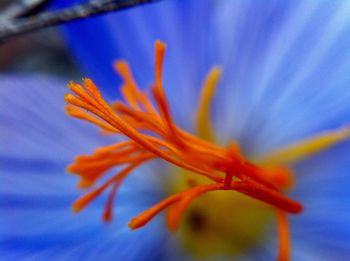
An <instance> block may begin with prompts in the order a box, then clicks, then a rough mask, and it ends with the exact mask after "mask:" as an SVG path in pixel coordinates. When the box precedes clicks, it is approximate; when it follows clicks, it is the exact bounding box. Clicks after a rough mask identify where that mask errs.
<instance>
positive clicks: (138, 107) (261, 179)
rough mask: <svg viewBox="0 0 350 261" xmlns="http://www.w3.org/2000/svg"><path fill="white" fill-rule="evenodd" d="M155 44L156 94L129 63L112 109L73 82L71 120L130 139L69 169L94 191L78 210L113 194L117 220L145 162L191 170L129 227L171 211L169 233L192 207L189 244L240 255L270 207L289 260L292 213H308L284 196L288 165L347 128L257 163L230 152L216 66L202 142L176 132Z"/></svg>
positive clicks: (202, 116)
mask: <svg viewBox="0 0 350 261" xmlns="http://www.w3.org/2000/svg"><path fill="white" fill-rule="evenodd" d="M155 46H156V52H155V83H154V85H153V86H152V88H151V92H150V93H149V92H146V91H142V90H140V89H139V87H138V86H137V84H136V82H135V80H134V79H133V77H132V74H131V71H130V69H129V66H128V65H127V63H126V62H124V61H118V62H116V70H117V72H118V73H119V74H120V75H121V77H122V78H123V80H124V84H123V85H122V88H121V93H122V96H123V97H124V102H122V101H117V102H115V103H113V104H109V103H107V102H106V100H105V99H104V98H103V97H102V95H101V93H100V92H99V90H98V88H97V87H96V86H95V84H94V83H93V82H92V81H91V80H89V79H85V80H84V81H83V84H82V85H80V84H76V83H73V82H72V83H70V84H69V86H68V87H69V88H70V89H71V91H72V92H73V93H74V94H75V95H72V94H67V95H66V96H65V99H66V101H67V103H68V104H69V105H67V113H68V114H69V115H71V116H73V117H76V118H79V119H83V120H86V121H89V122H91V123H93V124H95V125H97V126H99V127H101V128H102V130H103V131H104V132H105V133H109V134H116V135H122V136H124V137H127V138H128V139H127V140H125V141H122V142H119V143H117V144H112V145H110V146H105V147H102V148H99V149H97V150H96V151H95V152H94V153H93V154H92V155H83V156H79V157H77V158H76V161H75V162H74V163H73V164H71V165H70V166H69V167H68V171H69V172H71V173H74V174H76V175H78V176H79V177H80V178H81V181H80V183H79V186H80V187H81V188H83V189H87V188H91V190H90V191H89V192H87V193H86V194H85V195H83V196H82V197H81V198H79V199H78V200H77V201H76V202H75V203H74V204H73V210H74V211H76V212H78V211H81V210H82V209H83V208H84V207H86V206H87V205H88V204H89V203H90V202H91V201H92V200H94V199H95V198H96V197H98V196H99V195H100V194H102V193H103V192H105V191H106V190H107V189H108V188H110V192H109V193H110V194H109V197H108V200H107V203H106V208H105V211H104V214H103V219H104V220H105V221H110V220H111V218H112V209H113V204H114V202H113V201H114V197H115V194H116V193H117V190H118V188H119V186H120V185H121V184H122V182H123V181H124V180H125V178H127V177H128V175H130V173H132V171H133V170H134V169H136V168H137V167H139V166H140V165H141V164H144V163H146V162H148V161H151V160H154V159H157V158H160V159H163V160H165V161H167V162H168V163H171V164H173V165H175V166H177V167H180V168H181V169H183V170H186V171H190V172H191V174H186V173H185V172H184V171H176V173H175V175H176V176H178V177H177V178H176V179H175V180H184V181H185V182H186V183H187V184H186V185H185V186H179V187H177V189H176V191H175V194H173V195H171V196H169V197H168V198H166V199H164V200H162V201H161V202H159V203H157V204H155V205H154V206H152V207H151V208H149V209H147V210H145V211H144V212H142V213H141V214H140V215H138V216H136V217H134V218H133V219H131V222H130V224H129V226H130V228H132V229H138V228H140V227H142V226H144V225H146V224H147V223H148V222H149V221H151V220H152V219H153V218H154V217H155V216H156V215H158V214H159V213H160V212H161V211H163V210H166V221H167V225H168V229H169V230H170V231H176V230H177V228H178V227H179V223H180V220H181V217H182V216H183V214H184V213H185V212H186V210H187V209H188V208H189V207H190V205H192V206H193V207H192V208H191V209H190V210H189V211H188V213H187V215H186V219H185V222H184V226H185V229H184V230H183V238H184V242H185V245H188V246H189V248H192V249H193V251H195V252H197V253H198V255H202V256H205V255H206V254H205V252H206V251H207V250H208V253H215V252H220V251H222V253H224V252H228V253H234V252H239V251H241V250H242V249H243V248H245V247H247V246H249V245H251V244H252V243H253V242H254V241H255V240H256V239H257V237H258V236H259V235H260V234H261V233H263V229H264V228H265V227H266V226H265V224H266V223H265V221H264V220H265V219H267V216H268V214H265V213H266V211H265V209H267V210H271V209H272V210H273V212H274V213H276V217H277V221H278V222H277V223H278V234H279V235H278V236H279V246H278V260H283V261H285V260H289V256H290V242H289V228H288V221H287V213H289V214H298V213H300V212H301V211H302V209H303V207H302V205H301V204H300V203H299V202H296V201H294V200H293V199H291V198H289V197H287V196H286V195H285V193H284V192H285V189H286V188H289V187H291V186H292V185H293V173H292V171H291V170H290V168H288V166H287V164H289V163H291V162H294V161H298V160H302V159H304V158H306V157H308V156H310V155H312V154H314V153H316V152H318V151H320V150H323V149H326V148H327V147H329V146H331V145H333V144H335V143H337V142H340V141H342V140H344V139H346V138H348V137H349V136H350V130H349V129H348V128H344V129H341V130H337V131H334V132H331V133H327V134H324V135H320V136H317V137H314V138H310V139H307V140H305V141H302V142H300V143H296V144H294V145H291V146H288V147H286V148H284V149H281V150H278V151H276V152H272V153H269V154H266V155H264V156H263V157H261V158H258V159H247V158H245V157H244V155H242V153H241V152H240V150H239V146H238V145H237V143H236V142H235V141H231V142H230V143H229V144H228V146H227V147H221V146H219V145H216V144H215V143H214V142H213V141H214V140H215V133H214V131H213V128H212V126H211V123H210V116H209V115H210V104H211V100H212V99H213V97H214V93H215V88H216V83H217V82H218V78H219V76H220V70H219V69H218V68H214V69H213V70H212V72H211V73H210V74H209V75H208V78H207V81H206V83H205V85H204V88H203V92H202V95H201V97H200V102H199V104H200V105H199V109H198V117H197V118H198V120H197V128H198V130H197V132H198V135H199V136H195V135H193V134H191V133H188V132H186V131H184V130H182V129H181V128H179V127H178V126H176V124H175V122H174V121H173V119H172V115H171V112H170V108H169V106H168V102H167V99H166V95H165V92H164V89H163V83H162V65H163V59H164V54H165V45H164V44H163V43H161V42H160V41H157V42H156V45H155ZM82 109H83V110H82ZM114 167H121V169H119V171H118V172H117V173H116V174H115V175H110V173H109V171H110V170H111V169H113V168H114ZM191 176H194V177H191ZM175 183H176V182H175ZM175 183H174V189H175V188H176V186H175ZM179 190H180V191H179ZM209 192H210V193H209ZM238 193H240V195H239V196H238ZM212 195H213V196H212ZM214 195H215V196H214ZM197 198H199V200H198V201H197V202H196V201H195V200H196V199H197ZM192 203H193V204H192ZM232 211H234V212H235V213H236V214H232ZM256 211H258V213H259V217H260V218H261V220H260V221H261V222H262V223H261V224H259V223H258V222H257V223H256V224H254V225H251V224H250V225H249V224H248V223H247V222H248V218H249V216H254V213H255V214H256ZM267 212H269V211H267ZM265 217H266V218H265ZM260 221H259V222H260ZM186 227H187V228H186ZM245 236H246V239H244V237H245ZM213 240H215V243H214V241H213ZM230 240H231V241H230ZM226 241H230V243H225V242H226ZM186 242H187V243H186ZM201 243H202V244H203V245H202V247H201ZM234 243H235V244H234ZM233 245H235V246H233ZM206 246H208V247H207V249H204V248H206ZM211 249H212V250H211Z"/></svg>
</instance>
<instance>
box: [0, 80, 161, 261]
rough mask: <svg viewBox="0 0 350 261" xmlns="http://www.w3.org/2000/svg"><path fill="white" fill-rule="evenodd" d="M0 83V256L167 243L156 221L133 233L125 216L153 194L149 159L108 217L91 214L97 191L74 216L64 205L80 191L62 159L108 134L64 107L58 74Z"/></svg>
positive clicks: (134, 252)
mask: <svg viewBox="0 0 350 261" xmlns="http://www.w3.org/2000/svg"><path fill="white" fill-rule="evenodd" d="M0 82H1V89H0V121H1V123H2V124H1V127H0V133H1V146H0V166H1V171H0V179H1V183H0V256H1V258H0V259H1V260H33V259H35V260H80V259H87V260H96V259H99V260H111V259H114V258H115V257H116V256H118V257H120V258H122V259H123V260H138V257H139V256H140V255H142V256H144V257H147V258H148V257H149V258H150V259H151V260H156V259H157V258H159V257H160V256H161V255H162V251H159V248H161V246H162V245H163V244H166V243H167V236H166V234H165V232H164V228H163V226H164V224H162V222H152V223H151V224H150V225H149V226H147V227H146V228H145V229H143V230H140V231H136V232H131V231H130V229H129V228H128V227H127V222H128V220H129V219H130V218H131V217H133V216H134V215H136V214H138V213H139V212H140V211H142V210H144V209H146V208H147V207H149V205H151V204H152V203H155V202H156V201H157V200H158V199H159V195H160V194H159V193H158V192H157V191H155V190H154V182H157V181H152V177H153V179H154V178H155V176H152V175H153V173H154V172H157V164H156V165H153V166H152V165H151V166H148V167H145V168H143V169H141V171H140V173H133V176H132V177H130V178H129V179H128V180H127V181H126V184H125V186H123V187H122V189H121V191H120V195H119V196H118V199H117V207H116V220H115V222H113V223H112V224H110V225H104V224H103V223H102V222H101V220H100V219H99V216H100V215H101V212H102V210H103V204H104V201H105V198H102V199H101V200H99V201H97V202H94V203H93V204H92V205H91V206H89V207H88V208H87V209H86V210H85V211H83V213H81V214H79V215H74V214H73V213H72V211H71V209H70V208H71V204H72V202H73V201H74V200H75V199H76V198H77V197H78V196H79V195H80V194H81V192H79V191H78V190H77V189H76V188H75V186H76V185H75V183H76V182H77V180H76V178H74V177H73V176H71V175H67V174H65V166H66V165H67V163H68V162H70V161H71V160H72V159H73V156H75V155H77V154H81V153H89V152H91V151H92V149H93V148H96V147H97V146H102V145H103V144H104V143H106V142H107V141H108V139H107V138H106V137H101V136H100V135H99V133H98V130H96V129H95V128H90V127H88V125H86V126H84V125H85V124H84V123H80V122H77V121H75V120H74V119H71V118H69V117H67V116H66V115H65V114H64V99H63V94H64V93H65V92H66V88H65V84H66V83H65V82H63V81H62V80H57V79H53V78H50V77H45V76H40V75H37V76H22V75H13V76H1V77H0ZM141 173H142V174H143V176H141V175H138V174H141ZM134 179H137V180H138V181H140V182H137V183H136V182H135V181H134ZM135 184H136V185H135ZM152 184H153V185H152ZM140 194H143V195H144V196H143V197H142V198H140V197H139V195H140Z"/></svg>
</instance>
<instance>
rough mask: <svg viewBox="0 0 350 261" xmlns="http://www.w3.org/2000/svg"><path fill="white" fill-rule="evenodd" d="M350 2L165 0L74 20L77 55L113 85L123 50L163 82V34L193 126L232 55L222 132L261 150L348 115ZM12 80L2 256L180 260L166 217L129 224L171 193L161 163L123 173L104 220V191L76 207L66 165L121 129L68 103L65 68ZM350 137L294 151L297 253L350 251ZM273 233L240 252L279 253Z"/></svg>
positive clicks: (171, 93) (2, 154)
mask: <svg viewBox="0 0 350 261" xmlns="http://www.w3.org/2000/svg"><path fill="white" fill-rule="evenodd" d="M349 7H350V5H349V2H348V1H335V2H314V1H308V2H304V1H284V2H281V1H276V2H274V1H269V2H264V3H262V2H257V1H235V2H232V1H220V2H219V1H218V2H215V1H181V3H180V1H164V2H162V3H160V4H154V5H152V6H147V7H144V8H138V9H134V10H129V11H125V12H122V13H118V14H115V15H108V16H105V17H102V18H96V19H93V20H91V21H85V22H79V23H76V24H74V25H72V26H69V27H67V31H68V37H69V42H70V43H71V47H72V48H73V49H74V50H75V53H76V55H77V56H76V57H78V58H77V59H78V60H79V62H81V63H82V64H83V65H84V66H85V68H86V70H87V71H88V72H89V73H88V74H89V75H88V76H90V77H91V78H94V79H96V82H97V83H98V85H100V86H101V87H102V86H108V87H110V86H112V87H113V86H116V85H117V84H119V81H118V78H117V77H115V76H114V74H113V72H112V69H109V68H112V67H111V64H112V62H113V61H114V59H115V58H117V57H121V56H122V57H123V58H126V59H127V60H129V61H130V64H131V65H132V67H133V68H134V69H135V78H136V79H137V80H138V82H140V83H141V84H140V85H142V86H145V85H147V84H149V83H151V82H152V81H153V75H152V73H150V71H152V68H153V65H152V63H153V58H152V52H151V51H150V50H151V48H152V45H153V41H154V40H155V39H158V38H159V39H162V40H164V41H166V42H167V44H168V46H169V55H168V56H167V58H166V61H165V65H164V85H165V91H166V93H167V95H168V97H169V101H170V107H171V110H172V112H173V113H174V116H175V121H176V122H177V123H178V124H179V125H180V126H181V127H183V128H185V129H186V130H193V127H194V124H193V116H194V113H195V111H196V107H197V101H198V96H199V94H198V93H199V91H200V89H199V87H200V86H201V85H202V81H203V76H205V75H206V73H207V72H208V71H209V69H210V68H211V66H212V65H215V64H218V65H220V66H221V68H222V70H223V75H222V79H221V81H220V83H219V87H218V90H217V94H216V97H215V100H214V104H213V109H214V111H213V119H214V123H213V125H214V129H215V133H216V135H217V137H218V142H219V143H220V144H227V143H228V141H229V140H232V139H234V140H237V141H238V142H239V144H240V146H241V147H242V149H243V152H244V154H245V155H249V156H250V157H254V156H256V155H259V154H264V153H265V152H268V151H271V150H273V149H276V148H279V147H282V146H284V145H286V144H289V143H293V142H295V141H298V140H301V139H303V138H306V137H309V136H313V135H315V134H318V133H320V132H323V131H329V130H332V129H336V128H339V127H341V126H343V125H345V124H347V123H348V122H349V118H348V117H349V113H350V103H349V102H348V99H349V96H350V92H349V90H348V86H347V84H348V83H349V81H350V79H349V76H348V73H347V70H348V68H349V62H348V61H349V59H348V58H349V55H350V52H349V51H348V44H349V41H350V36H349V29H350V26H349V25H350V18H349V16H348V15H347V14H348V12H349ZM103 66H104V67H103ZM1 83H2V86H3V88H1V89H0V92H1V93H0V99H1V101H0V106H1V110H0V111H1V113H0V117H1V122H4V123H5V124H3V125H2V126H1V136H2V137H1V145H2V146H1V148H0V160H1V173H0V175H1V180H2V181H1V184H0V193H1V201H0V204H1V212H2V213H1V216H0V217H1V218H0V225H1V229H0V240H1V244H0V246H1V247H0V256H1V258H2V259H3V260H16V259H20V260H29V259H39V260H45V259H50V260H51V259H59V260H61V259H63V260H64V259H69V260H72V259H73V260H74V259H92V260H93V259H97V258H98V259H102V260H110V259H114V258H118V259H123V260H124V259H125V260H156V259H166V260H168V259H170V256H173V255H174V253H173V252H172V250H171V248H172V247H176V249H177V251H181V248H179V247H178V245H181V244H179V243H176V242H172V241H177V238H175V239H173V237H172V236H169V234H168V233H167V232H166V231H165V229H164V224H163V223H162V219H159V218H158V219H157V220H156V221H154V222H151V223H150V224H149V225H147V226H146V227H145V228H142V229H141V230H138V231H134V232H131V231H129V230H128V228H127V227H126V222H127V221H128V219H129V218H130V217H132V216H134V215H136V214H138V213H139V212H140V211H142V210H144V209H146V208H148V207H150V206H151V205H152V204H154V203H155V202H157V200H160V199H161V198H162V195H161V194H162V192H164V191H163V187H162V186H161V184H160V183H161V182H162V181H161V180H160V178H159V177H158V178H157V177H156V176H152V175H147V173H152V172H155V171H156V172H159V166H157V164H154V165H150V166H145V169H144V170H143V171H140V173H138V174H139V175H138V174H137V175H135V176H130V179H128V180H127V181H126V183H125V184H123V186H122V187H121V190H120V193H119V195H118V199H117V203H116V220H115V221H114V222H113V223H111V224H109V225H104V224H101V223H100V221H99V220H98V218H97V217H98V215H100V212H101V210H102V208H103V205H101V204H100V203H99V202H98V203H96V204H93V205H91V206H89V207H88V208H87V209H86V210H84V212H82V213H81V214H79V216H73V215H72V214H71V212H70V209H69V208H70V203H71V202H72V201H73V200H74V199H75V198H76V197H77V195H78V194H79V192H78V190H76V189H75V188H74V186H75V185H74V184H75V183H76V180H75V179H74V177H72V176H69V175H63V172H64V167H65V165H67V164H68V163H69V162H70V160H71V159H72V158H73V157H74V156H75V155H78V154H82V153H90V152H91V151H92V149H93V148H96V147H100V146H103V145H107V144H110V142H112V137H109V138H106V137H101V136H100V135H99V134H98V133H96V132H95V131H94V129H91V128H89V126H88V125H86V126H82V124H79V123H75V122H74V121H72V120H71V119H69V118H68V117H66V116H65V115H64V113H63V104H64V103H63V101H62V100H61V97H62V96H63V93H64V92H65V91H64V89H63V88H64V87H63V86H65V85H66V83H65V82H62V81H59V80H55V79H50V78H43V77H38V76H32V77H24V78H21V77H2V79H1ZM107 91H108V92H109V93H110V94H112V93H113V94H114V93H116V92H117V90H116V89H115V88H110V89H108V90H107ZM349 149H350V144H349V142H344V143H342V144H339V145H337V146H335V147H333V148H331V149H329V150H327V151H325V152H322V153H321V154H318V155H316V156H314V157H312V158H310V159H308V160H306V161H303V162H301V163H298V164H295V165H293V170H294V172H295V174H296V181H297V184H296V185H295V188H294V189H293V190H292V192H291V193H290V196H291V197H292V198H294V199H296V200H298V201H300V202H302V203H303V204H304V206H305V211H304V212H303V213H302V214H301V215H298V216H295V217H292V218H291V231H292V239H293V244H292V245H293V252H292V253H293V257H294V259H295V260H334V259H335V260H346V257H347V256H348V254H349V249H348V245H349V244H350V226H349V224H348V220H349V218H350V216H349V213H350V209H349V205H350V204H349V203H350V202H349V201H350V192H349V190H348V188H347V185H348V184H349V181H350V176H349V175H348V173H347V171H348V169H349V167H350V166H349V165H350V161H349V158H348V155H349ZM162 171H164V169H163V168H162ZM161 174H163V173H161ZM152 177H153V178H152ZM159 188H161V191H159ZM102 204H103V202H102ZM228 212H229V210H228ZM320 235H322V237H320ZM274 237H275V236H274V233H273V232H272V233H271V236H270V237H268V238H264V240H265V241H264V242H261V241H258V243H257V245H255V247H253V248H252V250H251V251H248V252H243V253H241V257H242V258H259V259H266V260H270V259H271V258H272V257H274V256H275V255H276V254H275V247H274V245H272V244H275V243H273V238H274ZM175 256H176V255H175ZM175 259H176V258H175Z"/></svg>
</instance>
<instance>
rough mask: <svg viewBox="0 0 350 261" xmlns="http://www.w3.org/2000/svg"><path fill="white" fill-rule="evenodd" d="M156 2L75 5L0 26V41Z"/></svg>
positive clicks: (133, 0)
mask: <svg viewBox="0 0 350 261" xmlns="http://www.w3.org/2000/svg"><path fill="white" fill-rule="evenodd" d="M157 1H160V0H119V1H118V0H110V1H106V0H99V1H94V2H89V3H86V4H81V5H76V6H73V7H70V8H67V9H64V10H62V11H57V12H47V13H43V14H39V15H36V16H32V17H28V18H18V19H13V21H12V22H10V23H5V24H3V25H1V26H0V41H4V40H6V39H8V38H10V37H12V36H16V35H20V34H24V33H28V32H31V31H35V30H38V29H41V28H45V27H50V26H54V25H59V24H63V23H67V22H71V21H74V20H78V19H84V18H88V17H91V16H96V15H100V14H104V13H108V12H111V11H117V10H123V9H127V8H131V7H134V6H138V5H143V4H148V3H152V2H157Z"/></svg>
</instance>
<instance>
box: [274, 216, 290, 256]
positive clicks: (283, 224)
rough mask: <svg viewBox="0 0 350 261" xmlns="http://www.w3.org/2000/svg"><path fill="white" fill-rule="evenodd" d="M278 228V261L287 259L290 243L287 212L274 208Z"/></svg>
mask: <svg viewBox="0 0 350 261" xmlns="http://www.w3.org/2000/svg"><path fill="white" fill-rule="evenodd" d="M276 216H277V228H278V258H277V260H278V261H289V260H290V252H291V244H290V239H289V225H288V218H287V214H286V213H284V212H283V211H282V210H279V209H276Z"/></svg>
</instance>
